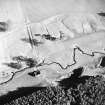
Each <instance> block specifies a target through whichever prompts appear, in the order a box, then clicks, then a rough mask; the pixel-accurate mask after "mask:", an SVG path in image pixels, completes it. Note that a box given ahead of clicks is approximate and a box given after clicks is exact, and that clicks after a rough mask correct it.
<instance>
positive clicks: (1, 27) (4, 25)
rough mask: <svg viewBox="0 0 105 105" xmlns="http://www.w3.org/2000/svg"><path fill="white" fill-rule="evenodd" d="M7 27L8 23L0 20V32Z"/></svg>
mask: <svg viewBox="0 0 105 105" xmlns="http://www.w3.org/2000/svg"><path fill="white" fill-rule="evenodd" d="M7 29H8V23H6V22H0V32H5V31H7Z"/></svg>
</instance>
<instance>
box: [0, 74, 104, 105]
mask: <svg viewBox="0 0 105 105" xmlns="http://www.w3.org/2000/svg"><path fill="white" fill-rule="evenodd" d="M71 85H72V84H71ZM71 85H70V87H68V88H65V87H62V86H56V87H51V86H49V87H45V88H40V89H36V90H35V91H29V93H30V94H28V95H27V94H24V93H23V94H24V95H23V96H21V97H19V98H17V99H14V100H12V101H11V102H8V103H7V104H5V105H105V81H104V78H103V77H102V76H96V77H89V78H88V79H86V81H85V83H82V82H81V83H79V84H77V83H76V85H75V87H73V86H71ZM34 89H35V88H34ZM0 105H2V104H0Z"/></svg>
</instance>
